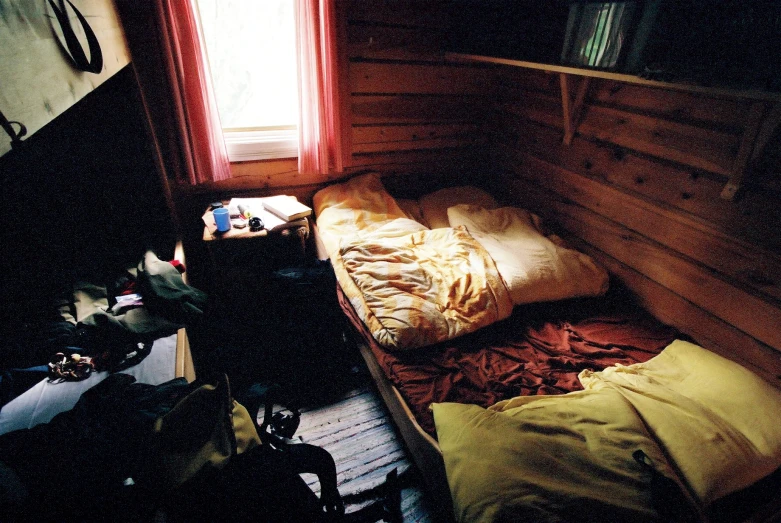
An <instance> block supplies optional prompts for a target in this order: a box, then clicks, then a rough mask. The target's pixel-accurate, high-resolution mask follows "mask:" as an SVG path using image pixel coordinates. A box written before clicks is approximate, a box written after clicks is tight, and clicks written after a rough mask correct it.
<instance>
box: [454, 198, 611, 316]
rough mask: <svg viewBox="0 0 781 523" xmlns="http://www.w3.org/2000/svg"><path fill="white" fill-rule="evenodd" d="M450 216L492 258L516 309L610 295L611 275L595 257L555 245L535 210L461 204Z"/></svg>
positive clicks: (557, 243)
mask: <svg viewBox="0 0 781 523" xmlns="http://www.w3.org/2000/svg"><path fill="white" fill-rule="evenodd" d="M447 213H448V220H449V222H450V225H451V226H452V227H458V226H461V225H463V226H466V228H467V230H468V231H469V233H470V234H471V235H472V236H473V237H474V238H475V239H476V240H477V241H478V242H480V244H481V245H482V246H483V247H484V248H485V250H487V251H488V253H489V254H490V255H491V258H493V260H494V262H495V263H496V268H497V269H498V270H499V274H501V275H502V278H503V279H504V283H505V285H506V286H507V289H508V290H509V291H510V298H511V299H512V301H513V304H514V305H522V304H527V303H536V302H542V301H556V300H563V299H567V298H577V297H583V296H600V295H602V294H604V293H605V292H607V288H608V283H609V276H608V273H607V271H605V269H603V268H602V267H600V266H598V265H597V264H596V262H594V260H592V259H591V258H590V257H589V256H587V255H585V254H583V253H581V252H578V251H575V250H573V249H568V248H566V247H564V246H562V245H561V244H560V242H556V241H552V240H557V238H555V237H553V238H550V237H546V236H543V234H542V233H541V232H540V228H541V224H540V219H539V218H538V217H537V216H536V215H534V214H532V213H530V212H529V211H525V210H523V209H519V208H517V207H501V208H498V209H486V208H483V207H479V206H475V205H456V206H453V207H450V208H449V209H448V211H447Z"/></svg>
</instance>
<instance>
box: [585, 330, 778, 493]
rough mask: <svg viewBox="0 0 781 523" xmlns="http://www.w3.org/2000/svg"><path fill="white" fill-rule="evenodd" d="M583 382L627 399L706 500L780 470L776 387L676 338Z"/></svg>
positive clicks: (745, 370)
mask: <svg viewBox="0 0 781 523" xmlns="http://www.w3.org/2000/svg"><path fill="white" fill-rule="evenodd" d="M580 380H581V383H583V386H584V387H585V388H586V389H590V390H598V389H605V388H609V389H612V390H616V391H618V392H620V393H621V394H623V395H624V396H625V397H626V398H627V399H628V400H629V401H630V402H632V404H633V405H634V406H635V408H637V410H638V412H639V413H640V415H641V416H642V418H643V421H644V422H645V424H646V425H647V426H648V429H649V431H650V432H651V434H652V435H653V436H654V438H655V439H656V440H657V441H658V442H659V443H660V445H661V446H662V447H663V448H664V449H665V451H666V452H667V454H668V455H669V456H670V458H671V459H672V460H673V461H674V463H675V465H676V467H677V468H678V469H679V471H680V472H681V474H682V475H683V476H684V478H685V480H686V482H687V483H688V484H689V485H690V487H691V489H692V490H693V492H694V493H695V495H696V496H697V497H698V498H699V500H700V502H701V503H702V504H703V505H708V504H709V503H711V502H713V501H715V500H716V499H719V498H720V497H723V496H725V495H727V494H730V493H732V492H736V491H738V490H741V489H743V488H745V487H748V486H749V485H751V484H753V483H755V482H756V481H759V480H760V479H762V478H763V477H765V476H766V475H768V474H770V473H771V472H773V471H774V470H776V469H777V468H779V467H781V421H779V418H781V391H780V390H778V389H776V388H775V387H773V386H772V385H770V384H769V383H767V382H765V381H764V380H763V379H762V378H760V377H759V376H757V375H755V374H754V373H752V372H751V371H749V370H747V369H746V368H744V367H742V366H740V365H738V364H737V363H735V362H732V361H730V360H728V359H726V358H723V357H721V356H719V355H718V354H715V353H713V352H711V351H708V350H706V349H704V348H702V347H699V346H697V345H694V344H692V343H688V342H685V341H681V340H676V341H674V342H673V343H672V344H670V345H669V346H668V347H667V348H666V349H664V351H662V353H661V354H659V355H658V356H655V357H654V358H652V359H650V360H649V361H647V362H645V363H638V364H635V365H630V366H628V367H610V368H608V369H606V370H604V371H602V372H589V371H583V372H582V373H581V375H580Z"/></svg>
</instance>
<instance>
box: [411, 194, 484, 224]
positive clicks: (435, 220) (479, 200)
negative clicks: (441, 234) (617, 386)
mask: <svg viewBox="0 0 781 523" xmlns="http://www.w3.org/2000/svg"><path fill="white" fill-rule="evenodd" d="M419 201H420V210H421V211H422V213H423V218H424V219H425V221H426V224H427V225H428V227H429V228H430V229H440V228H442V227H452V225H451V224H450V222H449V221H448V219H447V209H448V207H452V206H453V205H458V204H460V203H464V204H472V205H477V206H480V207H485V208H486V209H495V208H496V207H498V206H499V204H498V203H497V202H496V200H495V199H494V197H493V196H491V195H490V194H488V193H487V192H485V191H484V190H482V189H478V188H477V187H472V186H468V185H467V186H460V187H448V188H446V189H440V190H438V191H434V192H432V193H429V194H426V195H425V196H422V197H421V198H420V200H419Z"/></svg>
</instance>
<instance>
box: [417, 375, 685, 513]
mask: <svg viewBox="0 0 781 523" xmlns="http://www.w3.org/2000/svg"><path fill="white" fill-rule="evenodd" d="M432 410H433V413H434V422H435V423H436V429H437V439H438V441H439V446H440V449H441V450H442V457H443V459H444V462H445V472H446V475H447V480H448V484H449V486H450V491H451V493H452V497H453V507H454V511H455V515H456V518H457V519H458V520H459V521H470V522H471V521H535V522H538V521H556V522H560V521H564V520H566V521H570V520H573V521H574V520H581V521H655V520H660V518H659V516H658V514H657V513H656V511H655V509H654V507H653V503H652V494H651V493H652V487H651V477H652V474H650V472H649V470H648V469H647V468H646V467H645V466H644V465H641V464H640V463H639V462H638V461H636V460H635V458H634V457H633V453H634V452H635V451H637V450H641V451H642V452H643V453H644V454H645V456H646V457H647V458H648V460H649V461H650V462H651V463H652V464H653V467H654V468H655V469H656V470H657V472H659V473H661V474H662V475H664V476H665V477H667V478H674V474H673V472H672V471H671V470H670V469H669V467H668V466H667V465H666V460H665V458H664V455H663V454H662V452H661V450H660V449H659V448H658V446H657V445H656V444H655V443H654V442H653V440H652V439H651V438H650V436H649V435H648V433H647V432H646V430H645V428H644V426H643V424H642V422H641V421H640V419H639V418H638V417H637V415H636V414H635V413H634V410H633V408H632V406H631V404H629V403H628V402H627V401H626V400H625V399H624V398H623V397H622V396H621V395H620V394H618V393H617V392H615V391H611V390H602V391H585V392H584V391H580V392H574V393H570V394H565V395H560V396H527V397H519V398H515V399H513V400H510V401H508V402H501V403H499V404H497V405H495V406H493V407H491V408H490V409H488V410H486V409H483V408H481V407H479V406H477V405H465V404H458V403H440V404H437V403H435V404H433V405H432Z"/></svg>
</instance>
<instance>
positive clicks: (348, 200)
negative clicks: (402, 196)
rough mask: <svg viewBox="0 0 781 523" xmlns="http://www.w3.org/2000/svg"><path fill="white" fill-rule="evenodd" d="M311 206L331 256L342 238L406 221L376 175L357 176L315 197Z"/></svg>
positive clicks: (321, 236)
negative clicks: (391, 223) (401, 220)
mask: <svg viewBox="0 0 781 523" xmlns="http://www.w3.org/2000/svg"><path fill="white" fill-rule="evenodd" d="M312 203H313V206H314V211H315V216H316V217H317V227H318V233H319V235H320V239H321V240H322V241H323V246H324V247H325V250H326V252H327V253H328V254H329V256H330V255H331V254H332V253H333V252H335V251H336V250H337V249H338V248H339V241H340V239H341V238H345V237H350V236H354V235H355V234H356V233H358V232H359V231H361V232H368V231H371V230H374V229H376V228H378V227H381V226H382V225H384V224H386V223H387V222H389V221H391V220H395V219H397V218H405V219H406V218H407V215H406V214H405V213H404V211H403V210H402V209H401V207H399V205H398V203H396V200H395V199H394V198H393V196H391V195H390V194H389V193H388V192H387V191H386V190H385V186H384V185H383V184H382V181H381V180H380V177H379V175H378V174H376V173H369V174H364V175H361V176H356V177H355V178H352V179H350V180H348V181H346V182H343V183H337V184H335V185H331V186H329V187H326V188H324V189H321V190H320V191H318V192H317V193H315V195H314V197H313V199H312Z"/></svg>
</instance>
